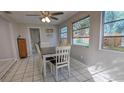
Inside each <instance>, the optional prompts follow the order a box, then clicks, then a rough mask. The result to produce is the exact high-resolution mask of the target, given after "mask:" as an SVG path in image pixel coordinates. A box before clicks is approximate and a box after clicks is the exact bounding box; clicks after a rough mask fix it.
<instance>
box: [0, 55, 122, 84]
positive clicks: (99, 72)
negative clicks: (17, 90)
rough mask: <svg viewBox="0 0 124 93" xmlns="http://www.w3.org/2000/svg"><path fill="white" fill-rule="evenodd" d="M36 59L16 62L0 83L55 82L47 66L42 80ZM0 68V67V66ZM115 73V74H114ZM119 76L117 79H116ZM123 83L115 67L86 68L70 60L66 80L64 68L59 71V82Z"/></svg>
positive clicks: (96, 66)
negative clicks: (45, 76)
mask: <svg viewBox="0 0 124 93" xmlns="http://www.w3.org/2000/svg"><path fill="white" fill-rule="evenodd" d="M36 60H37V57H36V56H33V57H28V58H26V59H21V60H19V61H17V62H16V63H15V64H14V65H13V67H12V68H11V69H10V70H9V71H8V72H7V74H6V75H5V76H4V77H3V78H2V79H1V81H2V82H55V78H54V75H53V74H51V73H50V70H49V67H48V66H47V78H46V79H45V80H43V78H42V75H41V73H40V71H39V70H38V68H37V62H36ZM1 66H2V65H1ZM115 73H116V74H115ZM118 76H119V77H118ZM114 81H124V72H123V71H122V73H120V74H119V73H118V74H117V70H116V69H115V67H105V68H103V67H102V66H100V65H98V64H96V65H93V66H90V67H87V66H86V65H84V64H83V63H81V62H79V61H77V60H75V59H73V58H71V75H70V78H68V73H67V70H66V68H65V69H63V70H60V71H59V82H114Z"/></svg>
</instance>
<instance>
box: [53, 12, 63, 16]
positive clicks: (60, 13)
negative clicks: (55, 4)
mask: <svg viewBox="0 0 124 93" xmlns="http://www.w3.org/2000/svg"><path fill="white" fill-rule="evenodd" d="M62 14H64V13H63V12H56V13H51V15H53V16H55V15H62Z"/></svg>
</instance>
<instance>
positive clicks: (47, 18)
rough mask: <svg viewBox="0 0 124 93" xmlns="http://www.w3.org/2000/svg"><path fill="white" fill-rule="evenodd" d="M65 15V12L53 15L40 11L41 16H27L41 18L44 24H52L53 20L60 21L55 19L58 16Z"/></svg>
mask: <svg viewBox="0 0 124 93" xmlns="http://www.w3.org/2000/svg"><path fill="white" fill-rule="evenodd" d="M62 14H64V13H63V12H55V13H51V12H49V11H40V14H39V15H37V14H27V15H26V16H39V17H40V21H42V22H47V23H49V22H51V19H53V20H58V18H56V17H54V16H57V15H62Z"/></svg>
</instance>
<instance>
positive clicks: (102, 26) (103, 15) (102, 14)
mask: <svg viewBox="0 0 124 93" xmlns="http://www.w3.org/2000/svg"><path fill="white" fill-rule="evenodd" d="M105 12H106V11H102V13H101V16H102V17H101V21H102V22H101V30H102V33H101V34H100V36H101V40H102V41H101V44H100V46H101V48H100V49H101V50H105V51H112V52H120V53H124V51H119V50H114V49H111V48H110V49H108V48H104V38H105V37H124V36H104V25H105V24H109V23H115V22H119V21H124V18H123V19H118V20H114V21H109V22H104V18H105Z"/></svg>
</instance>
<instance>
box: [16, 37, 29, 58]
mask: <svg viewBox="0 0 124 93" xmlns="http://www.w3.org/2000/svg"><path fill="white" fill-rule="evenodd" d="M17 42H18V50H19V56H20V58H26V57H27V46H26V39H24V38H18V39H17Z"/></svg>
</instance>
